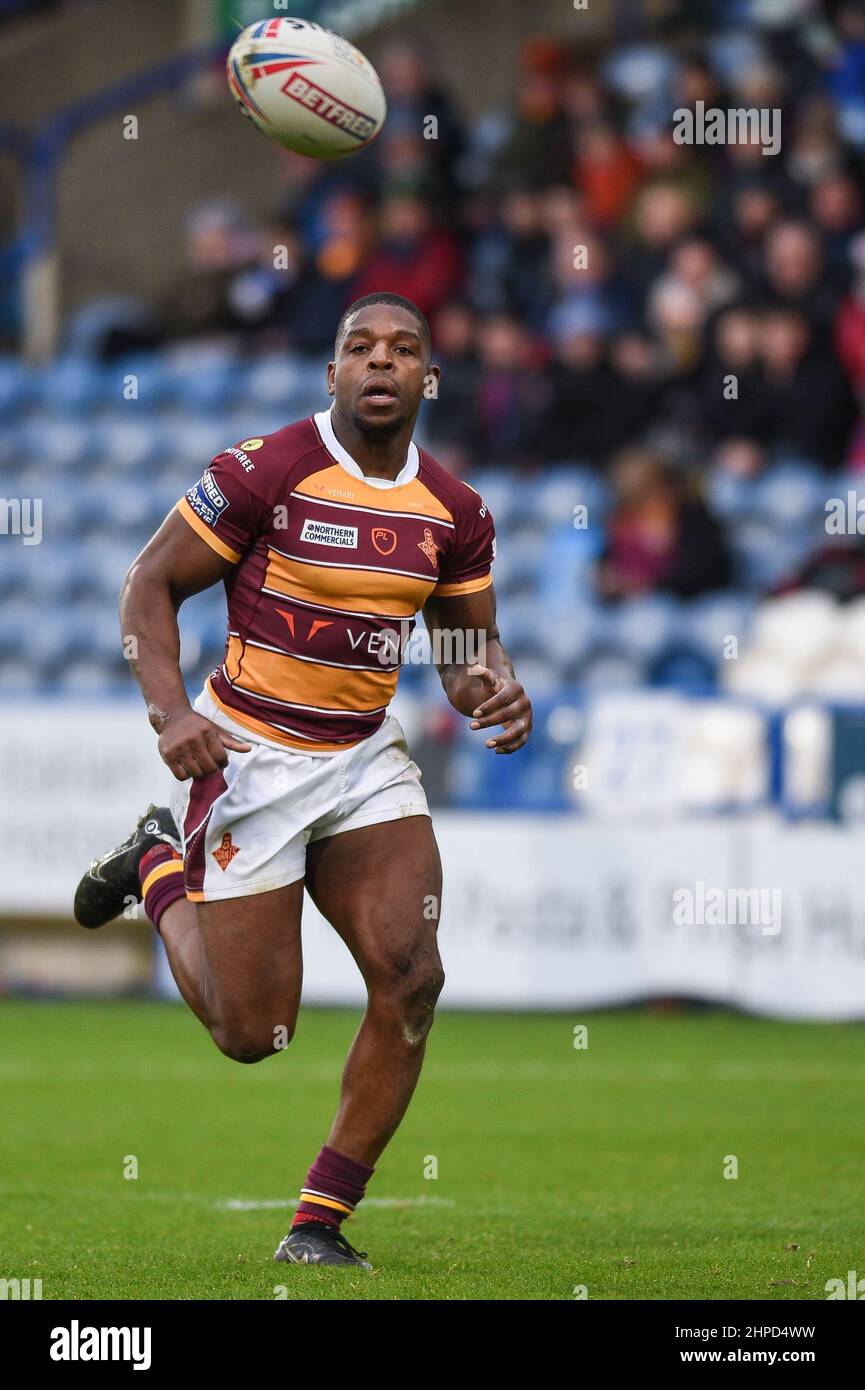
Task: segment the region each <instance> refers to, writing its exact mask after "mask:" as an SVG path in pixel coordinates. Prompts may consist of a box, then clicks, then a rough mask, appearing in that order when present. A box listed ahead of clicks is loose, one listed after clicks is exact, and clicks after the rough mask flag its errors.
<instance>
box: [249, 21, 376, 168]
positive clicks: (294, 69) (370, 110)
mask: <svg viewBox="0 0 865 1390" xmlns="http://www.w3.org/2000/svg"><path fill="white" fill-rule="evenodd" d="M226 70H227V73H228V85H229V87H230V88H231V92H232V94H233V96H234V98H235V100H236V101H237V104H238V106H239V107H240V109H241V111H242V112H243V114H244V115H245V116H248V117H249V118H250V120H252V121H254V122H255V124H256V125H257V126H258V128H259V130H262V131H264V134H265V135H269V136H270V137H271V139H272V140H276V141H278V142H279V144H281V145H286V146H287V147H288V148H289V149H290V150H295V151H296V152H297V153H298V154H306V155H309V156H310V157H311V158H313V159H341V158H343V157H344V156H345V155H350V154H355V153H356V152H357V151H358V150H362V149H363V148H364V147H365V146H366V145H368V144H370V142H371V141H372V140H374V139H375V137H376V136H377V135H378V133H379V131H380V130H381V128H382V126H383V125H384V119H385V116H386V115H387V102H386V100H385V95H384V90H383V88H382V85H381V82H380V81H379V77H378V73H377V72H376V70H375V68H374V67H373V65H372V63H371V62H370V61H369V59H367V58H365V57H364V55H363V54H362V53H361V52H360V50H359V49H357V48H355V46H354V44H351V43H349V42H348V40H347V39H344V38H341V37H340V35H339V34H334V33H332V32H331V30H330V29H324V28H322V26H321V25H320V24H314V23H312V22H311V21H309V20H306V19H289V18H284V19H261V20H259V21H258V22H257V23H256V24H250V25H248V27H247V28H246V29H244V30H243V31H242V33H240V34H238V36H237V38H236V39H235V41H234V43H233V44H232V46H231V50H230V52H229V54H228V58H227V60H226Z"/></svg>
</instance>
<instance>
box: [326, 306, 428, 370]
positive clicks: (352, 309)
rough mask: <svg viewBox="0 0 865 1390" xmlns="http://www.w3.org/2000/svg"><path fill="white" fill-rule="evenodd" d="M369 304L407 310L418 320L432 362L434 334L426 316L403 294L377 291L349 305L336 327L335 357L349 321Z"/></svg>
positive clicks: (425, 349)
mask: <svg viewBox="0 0 865 1390" xmlns="http://www.w3.org/2000/svg"><path fill="white" fill-rule="evenodd" d="M368 304H393V305H395V306H396V308H398V309H405V310H406V312H407V313H409V314H411V315H412V317H413V318H415V319H416V320H417V325H418V328H419V329H420V336H421V342H422V344H423V350H424V352H425V353H426V357H427V361H429V360H430V358H431V357H432V334H431V333H430V326H429V324H428V323H427V321H426V316H425V315H424V314H422V313H421V311H420V309H419V308H418V307H417V305H416V304H412V302H411V300H410V299H405V298H404V297H403V296H402V295H401V294H393V293H392V291H390V290H376V291H375V293H374V294H365V295H364V296H363V298H362V299H356V300H355V301H354V303H353V304H349V306H348V308H347V309H346V310H345V312H344V313H343V315H342V318H341V319H340V321H339V323H338V324H337V325H336V337H335V339H334V344H333V351H334V356H336V353H337V352H338V351H339V345H340V342H341V341H342V339H343V338H344V337H345V335H346V333H347V331H348V321H349V319H351V318H353V316H354V315H355V314H356V313H357V312H358V310H359V309H365V308H366V307H367V305H368Z"/></svg>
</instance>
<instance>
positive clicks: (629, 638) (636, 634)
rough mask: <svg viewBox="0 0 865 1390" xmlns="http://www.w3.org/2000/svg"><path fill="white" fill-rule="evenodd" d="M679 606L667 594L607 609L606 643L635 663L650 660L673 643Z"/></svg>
mask: <svg viewBox="0 0 865 1390" xmlns="http://www.w3.org/2000/svg"><path fill="white" fill-rule="evenodd" d="M682 607H683V605H682V604H681V603H680V602H679V600H678V599H676V598H673V597H672V596H671V595H669V594H646V595H644V596H642V597H639V598H632V599H627V600H626V601H625V602H623V603H621V604H618V605H617V606H616V607H613V608H611V609H610V610H609V613H608V616H607V624H606V630H607V634H608V640H609V641H611V642H612V643H614V644H616V645H618V646H619V647H621V649H622V651H625V652H631V653H633V655H634V656H635V657H637V658H638V660H641V661H646V662H649V661H654V660H655V659H656V658H657V657H658V656H659V655H660V653H661V652H662V651H664V650H665V649H666V648H668V647H669V646H670V645H671V644H672V643H673V641H674V640H675V636H676V633H677V631H678V629H679V628H680V626H681V624H682V620H683V614H682Z"/></svg>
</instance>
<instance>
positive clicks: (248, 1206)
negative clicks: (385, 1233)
mask: <svg viewBox="0 0 865 1390" xmlns="http://www.w3.org/2000/svg"><path fill="white" fill-rule="evenodd" d="M213 1205H214V1207H215V1208H216V1210H217V1211H286V1210H290V1211H293V1210H294V1208H295V1207H297V1206H298V1205H299V1198H297V1197H264V1198H261V1199H260V1200H259V1199H258V1198H255V1197H251V1198H246V1197H229V1198H228V1199H227V1200H226V1199H224V1198H223V1199H221V1200H220V1201H218V1202H214V1203H213ZM363 1205H364V1210H366V1208H367V1207H455V1206H456V1202H455V1201H452V1200H451V1198H450V1197H364V1199H363Z"/></svg>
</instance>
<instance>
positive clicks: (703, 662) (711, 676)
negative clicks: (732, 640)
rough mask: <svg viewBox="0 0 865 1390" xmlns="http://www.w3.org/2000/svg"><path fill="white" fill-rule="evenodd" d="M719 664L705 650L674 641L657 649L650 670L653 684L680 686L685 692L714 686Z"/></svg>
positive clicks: (709, 688)
mask: <svg viewBox="0 0 865 1390" xmlns="http://www.w3.org/2000/svg"><path fill="white" fill-rule="evenodd" d="M716 670H717V665H716V663H715V662H714V661H710V660H709V659H708V657H707V656H706V655H705V653H704V652H701V651H700V650H698V649H697V648H695V647H692V646H688V645H687V644H685V643H681V642H673V643H671V644H670V646H668V647H666V648H665V649H663V650H661V651H659V652H657V653H655V655H654V656H653V657H652V659H651V660H650V664H649V668H648V674H649V680H650V682H651V683H652V685H654V686H658V687H659V688H662V689H664V690H681V691H683V692H684V693H686V694H690V693H704V692H707V691H710V690H714V688H715V685H716Z"/></svg>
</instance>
